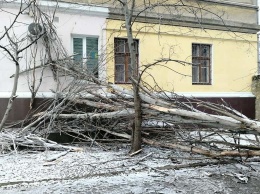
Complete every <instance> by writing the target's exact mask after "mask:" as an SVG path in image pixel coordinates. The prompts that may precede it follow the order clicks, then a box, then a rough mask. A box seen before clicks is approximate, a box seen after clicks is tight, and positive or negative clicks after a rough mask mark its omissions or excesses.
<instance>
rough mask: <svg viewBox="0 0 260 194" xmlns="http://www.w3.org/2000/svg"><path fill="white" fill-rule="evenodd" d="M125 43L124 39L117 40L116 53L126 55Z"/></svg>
mask: <svg viewBox="0 0 260 194" xmlns="http://www.w3.org/2000/svg"><path fill="white" fill-rule="evenodd" d="M125 43H126V40H124V39H116V40H115V51H116V53H125Z"/></svg>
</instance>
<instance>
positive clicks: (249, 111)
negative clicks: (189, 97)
mask: <svg viewBox="0 0 260 194" xmlns="http://www.w3.org/2000/svg"><path fill="white" fill-rule="evenodd" d="M197 99H199V100H203V101H207V102H211V103H218V104H219V103H221V104H223V100H224V101H225V102H226V104H228V105H229V107H232V108H234V109H236V110H237V111H239V112H241V113H242V114H244V115H246V116H247V117H249V118H251V119H255V97H230V98H229V97H223V98H220V97H203V98H202V97H200V98H197ZM8 100H9V99H8V98H0V119H1V120H2V118H3V116H4V113H5V110H6V106H7V103H8ZM51 101H52V99H46V98H36V99H35V101H34V104H33V109H32V110H30V99H29V98H17V99H15V101H14V104H13V108H12V110H11V112H10V114H9V117H8V120H7V124H10V123H13V122H18V121H22V120H24V119H26V117H27V116H28V115H29V114H32V113H35V112H40V111H43V110H46V108H47V107H48V106H49V105H50V102H51ZM205 111H206V112H208V113H210V112H209V111H208V110H205Z"/></svg>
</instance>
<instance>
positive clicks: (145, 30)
mask: <svg viewBox="0 0 260 194" xmlns="http://www.w3.org/2000/svg"><path fill="white" fill-rule="evenodd" d="M172 2H175V3H176V2H177V1H171V3H172ZM184 2H186V3H187V4H185V6H186V7H188V9H187V10H186V9H183V7H182V6H183V5H182V6H181V5H180V7H181V8H177V6H176V4H174V9H175V12H174V9H173V8H172V7H170V6H168V9H167V7H163V8H161V9H160V6H159V8H158V7H156V8H155V9H151V10H150V11H149V12H146V13H143V12H140V13H141V14H139V12H138V11H140V10H142V8H143V7H144V6H143V7H142V6H139V7H138V10H137V11H136V12H135V14H136V15H138V17H136V18H135V22H134V24H133V26H132V29H133V35H134V38H135V45H136V51H137V58H138V65H139V73H142V71H143V70H144V69H145V72H144V73H143V74H142V81H143V84H144V85H146V86H149V87H150V88H151V89H153V90H155V91H159V90H164V91H168V92H175V93H178V94H181V95H186V96H194V97H198V98H204V99H205V98H206V99H207V100H209V101H213V102H216V101H218V100H219V99H220V98H224V99H225V101H227V102H228V103H230V104H231V106H233V107H235V108H237V109H238V110H239V111H242V112H243V113H245V114H246V115H248V116H250V117H254V103H255V98H254V95H253V94H252V92H251V83H252V76H253V75H255V74H256V73H257V71H258V68H257V53H258V49H257V47H258V42H257V41H258V40H257V31H258V30H259V29H260V28H259V26H258V25H257V8H258V7H257V3H256V1H245V0H244V1H217V2H216V1H214V2H213V1H184ZM176 10H177V11H176ZM198 12H200V13H198ZM106 37H107V59H108V60H107V79H108V81H109V82H114V83H116V84H123V85H127V84H129V82H130V80H129V79H128V77H129V69H130V68H129V51H128V47H127V46H126V45H127V44H126V43H127V39H126V38H127V35H126V28H125V23H124V16H123V15H122V9H121V10H120V9H116V8H111V9H110V16H109V18H108V19H107V26H106ZM169 59H170V61H168V62H160V63H158V64H156V65H153V66H149V68H147V66H148V65H151V64H153V63H155V62H156V61H165V60H169ZM171 60H172V61H171Z"/></svg>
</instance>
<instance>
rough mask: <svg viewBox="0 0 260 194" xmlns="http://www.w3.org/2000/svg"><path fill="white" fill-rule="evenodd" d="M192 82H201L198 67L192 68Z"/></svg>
mask: <svg viewBox="0 0 260 194" xmlns="http://www.w3.org/2000/svg"><path fill="white" fill-rule="evenodd" d="M192 82H194V83H198V82H199V68H198V67H196V66H193V67H192Z"/></svg>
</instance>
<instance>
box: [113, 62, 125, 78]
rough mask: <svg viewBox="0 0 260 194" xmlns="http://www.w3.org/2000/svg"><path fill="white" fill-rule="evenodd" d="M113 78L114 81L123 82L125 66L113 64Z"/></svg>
mask: <svg viewBox="0 0 260 194" xmlns="http://www.w3.org/2000/svg"><path fill="white" fill-rule="evenodd" d="M115 74H116V75H115V80H116V82H125V66H124V65H116V66H115Z"/></svg>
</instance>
